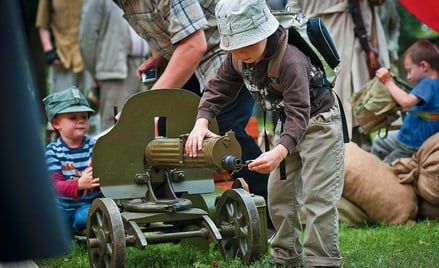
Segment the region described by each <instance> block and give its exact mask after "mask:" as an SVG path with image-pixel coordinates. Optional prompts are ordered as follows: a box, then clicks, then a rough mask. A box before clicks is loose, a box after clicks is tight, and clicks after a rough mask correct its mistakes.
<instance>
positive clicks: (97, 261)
mask: <svg viewBox="0 0 439 268" xmlns="http://www.w3.org/2000/svg"><path fill="white" fill-rule="evenodd" d="M87 248H88V258H89V261H90V266H91V267H99V268H104V267H105V268H114V267H124V265H125V248H126V245H125V231H124V227H123V222H122V217H121V215H120V211H119V208H118V207H117V205H116V203H115V202H114V201H113V200H112V199H111V198H97V199H95V200H94V201H93V203H92V204H91V207H90V210H89V213H88V221H87Z"/></svg>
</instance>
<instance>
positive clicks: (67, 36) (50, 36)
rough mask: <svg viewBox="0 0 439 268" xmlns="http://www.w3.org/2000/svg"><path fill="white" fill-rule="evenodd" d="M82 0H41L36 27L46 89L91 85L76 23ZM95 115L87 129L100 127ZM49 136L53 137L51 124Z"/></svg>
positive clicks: (94, 130) (58, 89)
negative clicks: (41, 51) (46, 68)
mask: <svg viewBox="0 0 439 268" xmlns="http://www.w3.org/2000/svg"><path fill="white" fill-rule="evenodd" d="M82 4H83V1H82V0H78V1H63V0H40V1H39V3H38V9H37V16H36V21H35V27H37V28H38V32H39V36H40V41H41V44H42V48H43V51H44V58H45V61H46V63H47V64H48V65H49V69H48V76H47V84H48V92H47V93H52V92H57V91H61V90H64V89H66V88H68V87H70V86H71V85H75V86H77V87H78V88H80V89H81V90H83V91H85V90H86V89H89V88H90V87H91V86H92V77H91V75H90V74H89V73H88V72H87V71H86V70H85V68H84V63H83V60H82V56H81V52H80V50H79V25H80V22H81V11H82ZM84 93H85V92H84ZM99 121H100V119H99V118H98V116H97V115H96V116H93V117H91V118H90V133H91V134H93V133H97V132H99V131H100V126H99ZM47 128H48V133H47V136H48V140H47V142H50V141H52V140H53V139H54V135H53V134H54V132H53V129H52V128H51V126H50V124H48V126H47Z"/></svg>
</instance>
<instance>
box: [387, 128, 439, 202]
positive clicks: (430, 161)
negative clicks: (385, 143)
mask: <svg viewBox="0 0 439 268" xmlns="http://www.w3.org/2000/svg"><path fill="white" fill-rule="evenodd" d="M392 169H393V171H394V172H395V174H396V175H397V176H398V177H399V179H400V180H401V182H403V183H412V184H413V186H414V187H415V191H416V193H417V194H418V195H419V196H420V197H421V198H422V199H424V200H426V201H427V202H428V203H430V204H432V205H434V206H439V133H436V134H435V135H433V136H431V137H430V138H428V139H427V140H426V141H425V142H424V143H423V144H422V146H421V148H419V150H418V151H417V152H416V153H415V154H414V155H413V156H412V157H411V158H401V159H397V160H395V161H393V162H392Z"/></svg>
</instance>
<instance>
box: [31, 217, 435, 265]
mask: <svg viewBox="0 0 439 268" xmlns="http://www.w3.org/2000/svg"><path fill="white" fill-rule="evenodd" d="M340 248H341V252H342V257H343V263H344V264H343V267H352V268H357V267H361V268H368V267H370V268H372V267H373V268H380V267H382V268H389V267H390V268H392V267H395V268H402V267H404V268H411V267H413V268H414V267H416V268H423V267H425V268H427V267H437V264H438V263H439V251H438V249H439V222H437V221H422V222H418V223H416V224H414V225H401V226H388V225H384V224H381V225H378V226H369V227H364V228H350V227H347V226H344V225H342V226H341V228H340ZM267 258H268V256H267V255H265V256H263V257H261V259H260V260H258V261H256V262H254V263H250V264H244V263H242V262H241V261H240V260H238V259H234V260H226V259H224V258H223V257H222V255H221V253H220V252H219V251H218V250H216V249H215V247H214V246H213V244H212V245H211V246H210V248H209V250H208V251H207V252H203V251H199V250H197V249H194V248H193V247H191V246H189V245H182V244H172V243H164V244H156V245H149V246H147V247H146V248H145V249H144V250H139V249H136V248H132V247H128V248H127V250H126V268H136V267H151V268H162V267H163V268H173V267H178V268H180V267H181V268H221V267H224V268H244V267H250V268H252V267H253V268H260V267H264V266H263V263H264V262H266V260H267ZM36 263H37V264H38V265H40V267H41V268H55V267H57V268H82V267H89V263H88V255H87V247H86V245H85V243H84V242H81V243H77V242H76V243H75V244H74V246H73V249H72V251H71V252H70V253H69V254H66V255H65V256H60V257H57V258H53V259H47V260H37V261H36Z"/></svg>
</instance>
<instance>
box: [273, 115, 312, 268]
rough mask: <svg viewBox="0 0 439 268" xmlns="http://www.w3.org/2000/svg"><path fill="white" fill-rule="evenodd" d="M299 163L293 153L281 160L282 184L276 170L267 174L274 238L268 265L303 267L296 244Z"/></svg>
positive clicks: (297, 156)
mask: <svg viewBox="0 0 439 268" xmlns="http://www.w3.org/2000/svg"><path fill="white" fill-rule="evenodd" d="M280 124H281V123H280V121H279V122H278V124H277V127H276V135H275V142H278V140H279V137H280ZM301 170H302V160H301V159H300V155H299V152H298V151H296V150H294V151H292V152H291V154H289V155H288V156H287V157H286V158H285V171H286V174H287V179H286V180H281V178H280V168H279V167H277V168H276V169H275V170H273V171H272V172H271V174H270V179H269V180H268V209H269V214H270V217H271V220H272V222H273V225H274V227H275V229H276V235H275V236H274V237H273V238H272V240H271V243H270V244H271V248H272V250H271V255H272V260H271V261H272V262H273V263H275V264H278V265H285V266H287V267H290V266H291V267H296V266H297V267H299V266H301V265H303V257H304V256H303V247H302V243H301V241H300V234H301V232H302V225H301V223H300V207H301V206H302V203H303V201H302V198H301V196H302V180H301Z"/></svg>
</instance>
